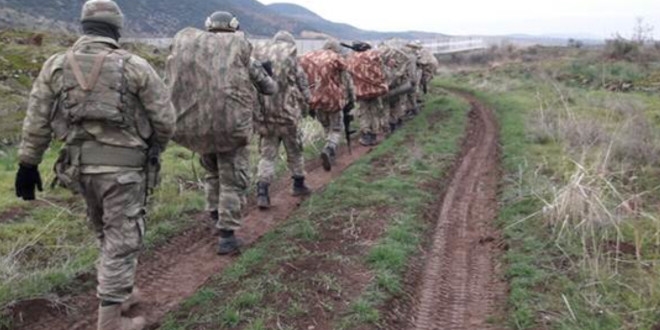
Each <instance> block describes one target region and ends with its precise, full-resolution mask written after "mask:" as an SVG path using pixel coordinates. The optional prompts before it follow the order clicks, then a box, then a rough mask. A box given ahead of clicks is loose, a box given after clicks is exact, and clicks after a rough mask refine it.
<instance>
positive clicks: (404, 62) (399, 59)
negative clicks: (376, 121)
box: [379, 40, 413, 134]
mask: <svg viewBox="0 0 660 330" xmlns="http://www.w3.org/2000/svg"><path fill="white" fill-rule="evenodd" d="M379 50H380V51H381V52H382V53H383V58H384V60H385V63H386V65H387V70H388V73H389V75H388V77H389V87H390V93H389V94H388V95H387V96H386V97H384V100H385V115H384V116H383V118H382V124H383V125H382V126H383V127H384V128H385V130H386V133H388V134H392V133H394V132H395V131H396V130H397V129H398V128H400V127H401V125H402V123H403V121H402V118H403V116H404V113H405V105H406V103H407V101H406V95H405V94H407V93H409V92H410V91H411V90H412V88H413V86H412V84H411V80H412V79H411V75H412V72H411V68H412V67H411V65H410V64H411V63H410V61H411V58H410V56H409V55H408V54H406V53H405V52H403V51H402V50H401V49H400V48H399V47H398V46H397V44H396V40H390V41H388V42H385V43H382V44H381V45H380V46H379ZM388 124H389V130H388V129H387V128H388V127H387V126H388Z"/></svg>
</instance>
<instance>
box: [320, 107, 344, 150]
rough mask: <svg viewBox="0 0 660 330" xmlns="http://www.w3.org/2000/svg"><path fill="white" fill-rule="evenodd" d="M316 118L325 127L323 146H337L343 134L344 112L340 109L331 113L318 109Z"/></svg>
mask: <svg viewBox="0 0 660 330" xmlns="http://www.w3.org/2000/svg"><path fill="white" fill-rule="evenodd" d="M317 118H318V120H319V121H320V122H321V125H323V129H325V141H326V142H325V146H326V147H330V148H333V149H334V148H337V146H338V145H339V142H340V141H341V138H342V136H343V134H344V114H343V113H342V112H341V111H338V112H332V113H330V112H324V111H319V112H318V114H317Z"/></svg>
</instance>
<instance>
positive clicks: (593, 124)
mask: <svg viewBox="0 0 660 330" xmlns="http://www.w3.org/2000/svg"><path fill="white" fill-rule="evenodd" d="M584 65H587V64H584V63H582V62H579V60H574V59H570V58H569V59H566V60H564V61H545V62H540V63H537V64H531V65H518V64H511V65H507V66H505V67H504V68H501V69H498V70H495V71H492V72H489V73H472V74H466V75H462V76H459V77H453V78H450V77H447V78H445V79H443V84H444V85H446V86H451V87H457V86H458V87H460V88H463V89H467V90H471V91H475V92H476V94H477V95H478V97H479V98H480V99H481V100H482V101H484V102H486V103H487V104H489V105H491V106H492V107H493V108H494V109H496V110H497V116H498V120H499V123H500V128H501V143H502V153H503V164H504V170H505V176H504V181H503V186H502V187H503V188H502V193H501V208H500V215H499V220H498V223H499V225H500V226H501V228H502V232H503V235H504V238H505V240H506V243H507V247H508V249H507V252H506V254H505V256H504V263H505V268H504V269H505V270H504V274H503V275H504V276H505V277H506V279H507V280H508V282H509V287H510V295H509V299H508V315H507V316H506V317H504V318H503V319H504V320H506V321H505V322H506V323H507V324H506V325H507V326H508V327H509V328H512V329H539V328H543V329H567V330H568V329H575V330H577V329H594V330H596V329H603V330H604V329H652V328H653V327H654V326H655V325H657V324H658V323H659V322H660V316H658V315H657V313H656V312H655V310H654V309H653V308H650V306H657V305H658V304H659V303H660V300H658V299H659V297H658V293H657V292H658V285H657V283H659V282H660V281H659V280H660V278H658V277H659V276H658V275H657V274H658V270H660V268H658V266H656V263H655V262H654V260H657V258H658V257H659V256H660V251H659V249H658V246H659V245H658V244H657V243H658V241H657V237H658V235H657V233H658V222H657V219H658V218H659V217H658V216H659V214H658V211H657V205H658V198H657V197H656V196H655V195H656V194H655V193H653V192H654V191H655V190H656V189H657V187H658V186H660V185H659V182H658V179H657V173H658V171H657V170H656V165H657V163H656V161H655V160H654V157H652V156H651V157H648V156H645V154H647V153H648V154H650V155H653V154H654V153H655V149H654V145H655V144H656V143H657V142H658V140H657V137H656V135H655V134H653V133H648V134H647V133H645V132H646V129H645V128H644V127H645V126H644V125H650V127H651V128H650V131H651V132H653V131H657V129H658V128H660V125H659V124H660V121H659V120H658V118H659V115H658V113H659V110H658V109H659V108H658V100H657V97H656V96H654V95H652V94H648V95H647V94H645V93H642V92H635V93H628V94H620V93H609V92H606V91H603V90H601V89H596V88H595V87H598V86H595V85H590V84H583V83H573V82H571V81H565V82H564V83H562V82H559V81H556V80H553V79H548V76H547V75H544V74H543V73H544V72H548V71H552V70H555V71H561V70H565V69H566V68H570V69H571V70H577V71H580V70H587V69H588V70H592V69H593V68H596V67H600V69H601V70H600V74H602V73H603V72H604V73H605V74H606V75H607V77H608V78H607V79H620V80H631V81H633V83H635V82H637V81H639V80H643V79H646V77H647V76H653V75H656V74H657V72H656V71H649V72H645V71H644V70H645V69H643V68H641V67H640V66H637V65H636V64H635V63H622V62H613V63H609V62H606V63H600V62H596V63H593V64H589V66H591V67H592V68H586V67H583V66H584ZM523 66H524V68H523V69H521V67H523ZM594 70H595V69H594ZM642 72H643V73H642ZM587 73H588V72H587ZM587 73H585V72H583V73H582V74H585V75H586V74H587ZM592 74H594V75H595V74H596V73H595V71H594V72H592ZM503 90H504V91H506V93H502V91H503ZM561 98H563V101H562V100H561ZM540 107H543V109H544V113H545V115H546V116H548V117H557V118H559V119H555V118H553V119H549V120H548V119H547V118H546V123H547V124H551V125H550V126H545V127H544V126H543V125H540V123H539V122H540V120H539V118H540V116H541V115H540V114H541V112H540V111H539V108H540ZM567 109H568V111H569V112H570V113H571V115H572V116H574V118H575V119H576V120H578V121H582V124H580V125H579V126H577V127H575V128H572V127H570V126H565V125H566V124H567V123H570V122H569V121H568V120H567V119H566V118H562V117H565V116H566V115H565V114H566V111H567ZM632 118H637V119H638V120H637V122H641V123H643V124H642V125H640V124H634V125H633V126H626V125H622V124H624V123H627V122H628V121H630V120H631V119H632ZM644 123H645V124H644ZM552 125H558V126H557V127H554V126H552ZM635 125H637V126H635ZM546 129H547V132H549V133H550V134H546V133H547V132H546V131H545V130H546ZM591 129H596V130H595V131H594V132H595V133H597V135H601V136H602V138H604V139H605V142H604V143H601V142H594V141H596V140H591V139H590V137H589V136H588V135H587V136H586V138H585V137H584V136H583V137H580V136H579V135H577V134H576V132H578V131H579V132H586V131H588V130H591ZM558 132H561V133H559V134H558ZM597 135H596V136H597ZM615 135H616V136H617V137H616V138H612V137H613V136H615ZM627 140H629V141H631V142H633V143H631V144H625V143H624V144H622V142H625V141H627ZM647 140H648V141H652V142H649V143H648V146H647V144H646V143H645V142H644V141H647ZM588 141H591V142H589V143H587V142H588ZM608 141H613V142H612V143H611V144H610V142H608ZM627 149H631V150H634V152H628V151H627ZM607 150H609V151H610V153H609V155H610V157H609V158H608V161H607V163H603V159H604V158H603V156H604V155H607ZM578 164H579V165H578ZM598 164H601V165H598ZM579 166H584V169H583V170H582V172H581V173H582V174H583V175H584V180H583V181H582V182H580V185H582V187H585V189H589V191H590V192H591V194H590V195H588V196H590V197H591V198H592V199H593V200H600V201H602V203H603V204H602V205H603V207H604V208H606V209H608V210H609V212H611V214H612V215H611V217H613V218H616V219H617V221H618V222H616V223H611V222H608V221H606V220H605V219H606V218H605V217H600V218H599V217H593V216H592V215H590V214H587V213H577V214H575V213H571V214H570V215H569V216H567V217H566V218H563V220H560V221H557V220H556V219H554V218H553V217H552V214H553V213H552V212H550V210H553V208H552V207H551V206H550V205H558V204H552V203H555V201H556V198H559V197H561V195H560V193H561V192H562V189H565V187H570V185H571V184H574V182H575V181H574V179H575V176H574V174H575V173H576V172H577V171H578V170H579ZM631 179H632V180H631ZM647 191H648V192H651V193H648V194H641V193H644V192H647ZM624 196H626V197H624ZM629 197H635V199H634V200H636V201H638V202H639V206H638V207H640V208H641V210H640V213H639V214H638V215H634V214H626V213H623V214H622V213H620V211H619V209H618V207H619V204H620V203H621V202H622V200H621V198H623V199H626V198H629ZM581 201H582V200H581V199H579V198H573V199H572V202H574V203H580V202H581ZM548 203H550V204H548ZM577 205H582V204H577ZM585 205H587V206H588V207H590V209H594V206H593V205H591V206H589V204H585ZM599 207H600V206H599ZM544 209H545V212H544V211H543V210H544ZM608 217H609V216H608ZM597 219H602V220H603V223H602V224H601V225H592V223H593V221H594V220H597ZM578 224H581V225H578ZM617 241H618V242H620V244H621V245H622V246H623V247H625V248H627V249H628V252H624V253H623V254H620V255H615V254H614V253H613V252H611V251H609V250H607V249H605V248H604V246H606V245H607V244H612V243H609V242H617ZM630 249H632V252H631V251H630ZM635 249H639V250H640V256H639V258H638V256H636V255H635V251H634V250H635Z"/></svg>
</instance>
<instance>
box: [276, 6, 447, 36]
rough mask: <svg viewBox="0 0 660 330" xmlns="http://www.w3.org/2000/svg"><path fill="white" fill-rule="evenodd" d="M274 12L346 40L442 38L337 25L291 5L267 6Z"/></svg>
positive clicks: (411, 32)
mask: <svg viewBox="0 0 660 330" xmlns="http://www.w3.org/2000/svg"><path fill="white" fill-rule="evenodd" d="M267 7H268V8H270V9H271V10H272V11H273V12H275V13H277V14H279V15H281V16H284V17H288V18H290V19H293V20H295V21H298V22H301V23H303V25H304V26H308V27H312V29H313V30H314V31H318V32H323V33H326V34H329V35H334V36H341V37H342V38H345V39H364V40H374V39H387V38H403V39H430V38H437V37H442V36H443V35H441V34H438V33H428V32H418V31H407V32H377V31H365V30H361V29H358V28H356V27H354V26H352V25H349V24H343V23H335V22H331V21H328V20H326V19H324V18H323V17H321V16H319V15H318V14H316V13H314V12H312V11H311V10H308V9H307V8H305V7H302V6H299V5H295V4H290V3H274V4H270V5H268V6H267Z"/></svg>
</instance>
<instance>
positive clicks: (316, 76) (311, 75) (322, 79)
mask: <svg viewBox="0 0 660 330" xmlns="http://www.w3.org/2000/svg"><path fill="white" fill-rule="evenodd" d="M300 66H301V67H302V68H303V70H304V71H305V74H307V79H308V80H309V89H310V92H311V94H312V100H311V102H310V105H309V106H310V109H314V110H317V111H324V112H331V113H332V112H338V111H341V110H342V109H343V108H344V106H346V103H347V102H348V100H347V99H346V86H344V82H343V81H342V72H343V71H345V70H347V67H346V61H344V59H343V58H342V57H341V55H339V54H337V53H335V52H333V51H331V50H327V49H322V50H317V51H314V52H311V53H307V54H305V55H303V56H302V57H300Z"/></svg>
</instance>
